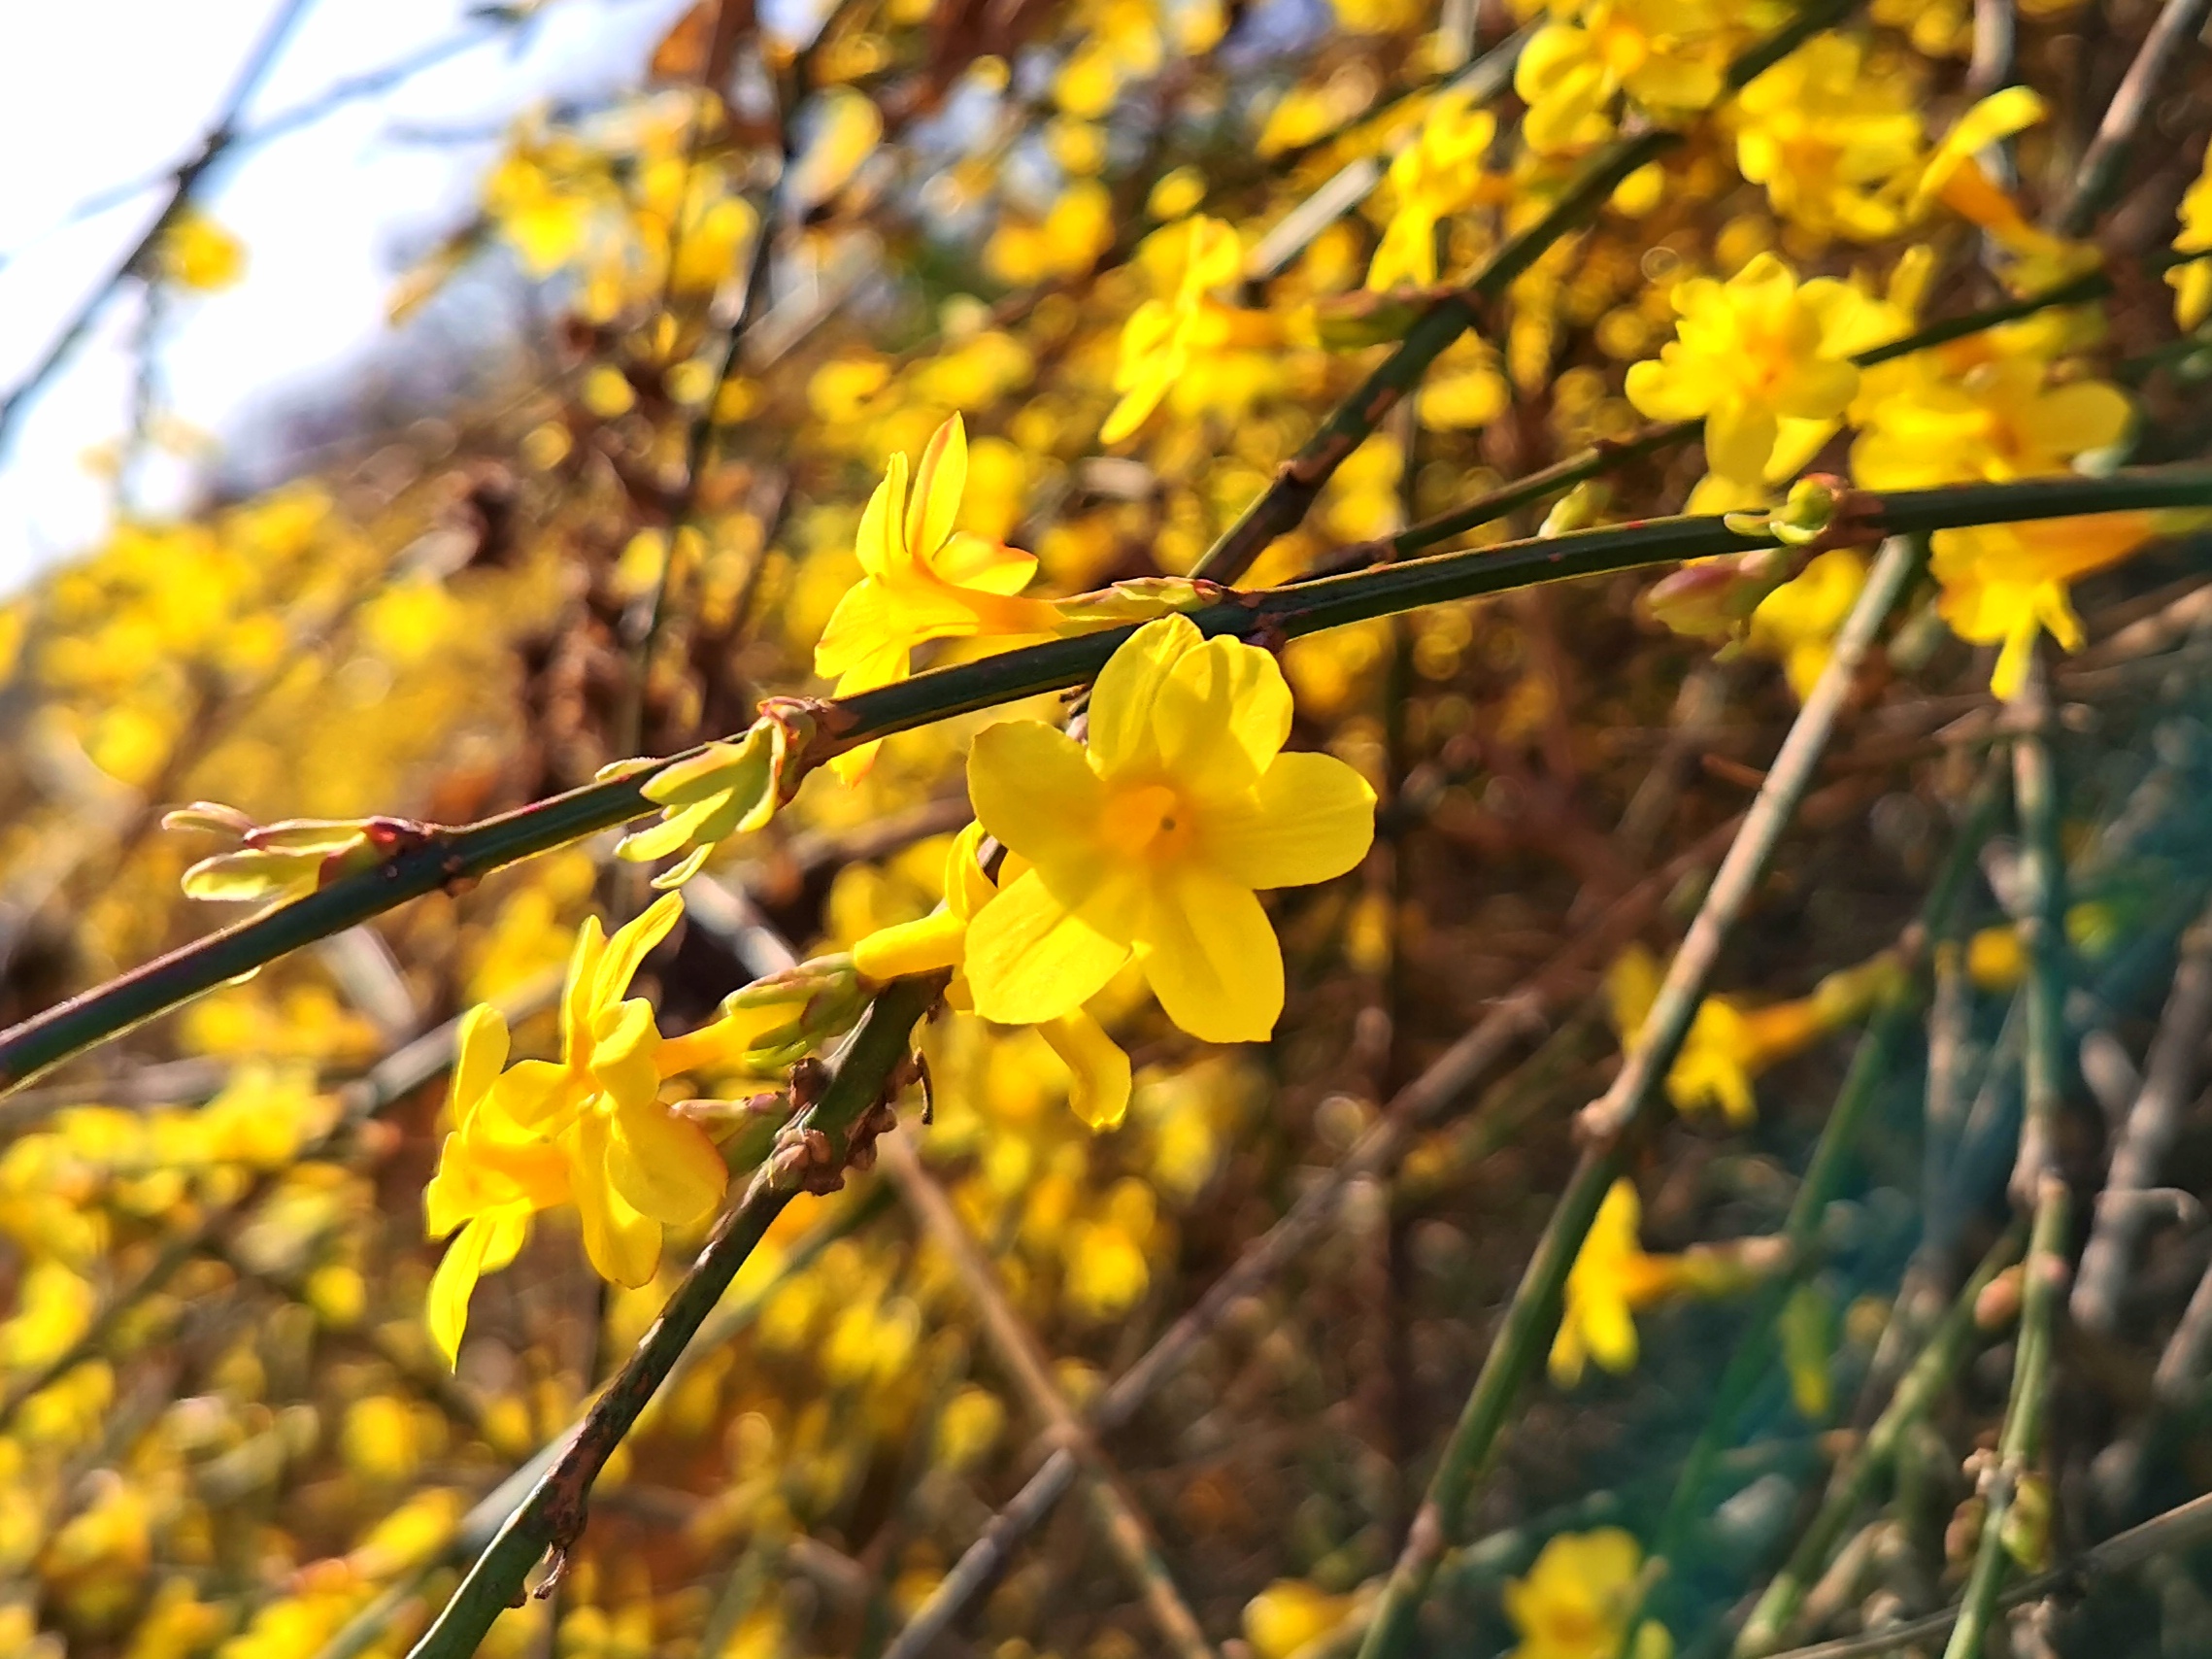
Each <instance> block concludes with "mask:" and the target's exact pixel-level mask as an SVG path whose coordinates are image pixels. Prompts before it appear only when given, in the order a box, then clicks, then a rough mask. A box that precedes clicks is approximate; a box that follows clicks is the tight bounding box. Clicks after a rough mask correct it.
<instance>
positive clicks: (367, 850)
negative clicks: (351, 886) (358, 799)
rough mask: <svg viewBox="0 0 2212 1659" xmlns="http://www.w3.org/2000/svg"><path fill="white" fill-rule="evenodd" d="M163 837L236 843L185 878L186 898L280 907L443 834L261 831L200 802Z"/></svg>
mask: <svg viewBox="0 0 2212 1659" xmlns="http://www.w3.org/2000/svg"><path fill="white" fill-rule="evenodd" d="M161 827H162V828H163V829H202V830H206V831H208V832H210V833H212V834H218V835H230V836H234V837H235V838H236V839H237V841H238V846H237V848H236V849H235V850H233V851H231V852H227V853H218V854H216V855H215V856H214V857H212V858H206V859H202V860H200V862H199V863H196V864H193V865H192V866H191V867H190V868H189V869H187V870H186V871H185V872H184V881H183V886H184V895H185V897H188V898H208V899H218V898H225V899H262V900H265V901H267V902H269V903H272V904H283V903H285V902H287V901H288V900H290V899H294V898H302V897H306V896H307V895H308V894H311V893H314V892H317V891H318V890H319V889H321V888H324V887H327V886H329V885H330V884H331V883H332V882H334V881H338V880H340V879H341V878H343V877H345V876H349V875H355V874H358V873H359V872H360V871H362V870H367V869H373V868H375V867H376V866H377V865H378V864H381V863H385V861H386V860H389V859H392V858H395V857H397V856H398V855H399V854H401V853H405V852H410V851H413V850H414V849H416V848H418V847H425V846H428V845H430V843H431V842H432V841H434V840H436V839H437V837H438V836H439V834H440V833H442V831H441V830H440V829H438V827H437V826H435V825H430V824H422V823H419V822H417V821H416V820H414V819H412V818H385V817H373V818H285V819H282V820H280V821H278V822H277V823H275V824H256V823H254V822H253V820H252V819H251V818H249V817H248V816H247V815H246V814H245V813H243V812H241V811H239V810H238V808H236V807H234V806H225V805H223V804H222V803H221V802H219V801H212V800H198V801H194V802H192V804H191V805H189V806H182V807H178V808H177V809H176V810H174V811H172V812H167V813H164V814H162V818H161Z"/></svg>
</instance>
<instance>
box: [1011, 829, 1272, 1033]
mask: <svg viewBox="0 0 2212 1659" xmlns="http://www.w3.org/2000/svg"><path fill="white" fill-rule="evenodd" d="M984 914H985V916H987V917H988V916H989V914H990V910H989V907H987V908H986V909H985V911H984ZM1138 943H1139V946H1140V947H1141V949H1140V960H1141V961H1142V963H1143V965H1144V970H1145V978H1146V979H1147V980H1148V981H1149V982H1150V983H1151V985H1152V989H1153V995H1155V996H1156V997H1157V998H1158V999H1159V1005H1160V1007H1162V1008H1163V1009H1165V1010H1166V1012H1167V1017H1168V1018H1169V1019H1171V1020H1173V1021H1174V1022H1175V1023H1176V1024H1177V1025H1178V1026H1181V1027H1182V1028H1183V1029H1184V1030H1185V1031H1187V1032H1189V1033H1190V1034H1191V1035H1192V1036H1194V1037H1197V1038H1198V1039H1199V1040H1200V1041H1202V1042H1265V1041H1266V1040H1267V1037H1268V1035H1269V1033H1272V1032H1273V1031H1274V1030H1275V1022H1276V1020H1277V1019H1279V1018H1280V1017H1281V1016H1282V1012H1283V950H1282V947H1281V946H1280V945H1278V944H1277V943H1276V942H1275V930H1274V929H1273V928H1272V927H1271V926H1269V925H1268V921H1267V912H1266V911H1264V910H1262V909H1261V908H1260V906H1259V900H1258V899H1257V897H1254V896H1253V892H1252V889H1250V888H1249V887H1245V886H1243V885H1241V884H1239V883H1238V882H1235V881H1232V880H1231V879H1229V878H1228V877H1227V876H1225V875H1222V874H1219V873H1218V872H1216V871H1214V870H1211V869H1207V868H1205V867H1203V866H1199V865H1186V866H1183V867H1181V868H1177V869H1173V870H1170V871H1166V872H1163V874H1162V878H1161V880H1160V881H1159V882H1158V884H1157V885H1156V887H1155V889H1154V891H1153V894H1152V902H1151V904H1150V905H1149V906H1148V907H1147V910H1146V913H1145V920H1144V930H1143V931H1142V933H1141V934H1140V935H1139V938H1138Z"/></svg>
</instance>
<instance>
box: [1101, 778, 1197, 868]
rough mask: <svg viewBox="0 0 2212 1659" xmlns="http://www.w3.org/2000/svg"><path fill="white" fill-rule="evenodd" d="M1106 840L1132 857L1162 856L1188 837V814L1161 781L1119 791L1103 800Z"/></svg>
mask: <svg viewBox="0 0 2212 1659" xmlns="http://www.w3.org/2000/svg"><path fill="white" fill-rule="evenodd" d="M1100 828H1101V829H1102V830H1103V831H1104V833H1105V838H1106V840H1107V842H1108V843H1109V844H1110V845H1112V846H1113V847H1115V848H1117V849H1119V850H1120V851H1121V852H1123V853H1125V854H1127V855H1129V856H1130V857H1133V858H1152V859H1158V858H1166V857H1171V856H1172V855H1173V854H1174V853H1176V852H1177V851H1179V850H1181V848H1182V847H1184V846H1185V845H1186V844H1187V843H1188V842H1189V841H1190V812H1189V811H1188V810H1187V809H1186V808H1185V807H1184V804H1183V797H1182V796H1180V795H1178V794H1177V793H1176V792H1175V791H1174V790H1172V789H1170V788H1168V787H1167V786H1166V785H1165V784H1145V785H1142V786H1140V787H1139V788H1136V789H1129V790H1123V791H1122V792H1120V793H1119V794H1117V795H1115V796H1112V797H1111V798H1110V799H1108V801H1107V802H1106V812H1105V816H1104V819H1103V821H1102V823H1101V825H1100Z"/></svg>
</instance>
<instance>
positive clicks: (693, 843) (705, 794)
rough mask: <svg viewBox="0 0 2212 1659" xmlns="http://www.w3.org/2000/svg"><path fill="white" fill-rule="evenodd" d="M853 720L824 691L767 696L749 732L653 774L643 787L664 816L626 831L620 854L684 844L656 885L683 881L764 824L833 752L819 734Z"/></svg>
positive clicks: (643, 859)
mask: <svg viewBox="0 0 2212 1659" xmlns="http://www.w3.org/2000/svg"><path fill="white" fill-rule="evenodd" d="M851 724H852V716H851V715H850V714H848V713H846V712H845V711H844V710H842V709H840V708H838V707H836V705H834V704H832V703H826V702H823V701H821V699H819V698H815V697H769V698H767V699H766V700H765V701H763V702H762V703H761V704H760V709H759V713H758V716H757V718H755V719H754V723H753V725H752V726H751V727H749V728H747V729H746V730H745V731H744V733H743V734H741V735H740V736H737V737H734V738H723V739H720V740H718V741H716V742H713V743H709V744H707V745H706V746H705V747H703V748H702V749H700V750H699V751H698V752H697V753H696V754H692V755H687V756H685V757H684V758H683V759H681V760H677V761H672V762H669V763H668V764H666V765H664V766H662V767H661V768H660V769H659V770H658V771H656V772H654V775H653V776H652V777H651V778H650V779H648V780H647V782H646V783H645V785H644V787H643V788H642V790H641V791H640V792H639V793H640V794H642V795H643V796H645V797H646V799H648V800H650V801H652V802H653V803H654V805H655V806H658V807H659V808H660V809H661V810H660V819H659V822H657V823H655V824H653V825H650V826H648V827H647V828H645V829H636V830H632V831H631V832H630V833H629V834H627V835H625V836H623V837H622V839H621V841H620V844H618V845H617V847H616V848H615V856H616V857H617V858H620V859H623V860H625V861H627V862H629V863H651V862H652V861H654V860H655V859H663V858H666V857H668V856H669V855H670V854H671V853H677V852H682V853H683V854H684V855H685V856H684V858H683V859H682V860H681V861H679V862H678V863H675V864H672V865H671V866H669V867H668V868H667V869H665V870H662V871H661V872H660V873H659V874H658V875H656V876H654V878H653V885H654V887H656V888H659V889H661V890H663V891H666V890H668V889H671V888H677V887H681V886H683V885H684V883H686V882H687V881H689V880H690V879H691V877H693V876H694V875H696V874H698V873H699V868H700V866H701V865H703V864H704V863H706V862H707V857H708V855H709V854H711V853H712V852H713V851H714V850H715V848H716V847H717V846H718V845H719V844H720V843H721V841H723V840H724V839H726V838H727V837H729V836H731V835H746V834H752V833H753V832H754V831H755V830H758V829H763V828H765V827H766V826H767V823H768V821H769V820H770V819H771V818H773V817H775V815H776V812H777V809H778V808H779V807H781V806H782V805H783V804H784V803H785V802H786V801H788V800H789V799H790V798H791V796H793V795H794V794H796V793H797V791H798V787H799V783H800V780H801V779H803V778H804V777H805V776H806V774H807V772H808V771H809V770H811V769H812V768H813V766H814V765H815V764H816V762H819V761H821V760H823V759H825V758H826V754H816V753H815V752H814V750H815V745H816V742H817V740H818V739H819V738H820V737H821V736H822V735H823V734H824V733H828V734H831V735H834V734H835V733H836V732H838V731H839V730H841V729H842V728H845V727H849V726H850V725H851ZM634 766H635V762H629V761H619V762H615V763H614V765H612V766H609V767H606V768H604V769H602V771H601V772H600V774H599V775H600V778H601V779H602V781H604V780H606V779H609V778H614V777H621V776H624V775H627V773H628V771H629V770H631V769H632V768H634Z"/></svg>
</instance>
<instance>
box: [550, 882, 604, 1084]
mask: <svg viewBox="0 0 2212 1659" xmlns="http://www.w3.org/2000/svg"><path fill="white" fill-rule="evenodd" d="M606 949H607V932H606V930H605V929H604V928H602V927H600V926H599V918H598V917H596V916H587V917H585V918H584V922H583V925H582V926H581V927H579V928H578V929H577V930H576V948H575V949H574V950H572V951H571V952H569V956H568V980H567V983H566V984H565V985H563V986H562V988H561V995H560V1057H561V1059H562V1060H564V1061H568V1062H570V1063H572V1064H582V1062H583V1060H584V1058H585V1057H586V1056H587V1055H588V1054H589V1053H590V1052H591V1016H592V1015H593V1014H594V1013H595V1012H597V1008H596V1006H595V1004H594V1003H593V1001H592V999H591V993H592V990H593V988H594V987H595V986H596V985H597V983H598V977H599V958H600V956H601V955H602V954H604V952H605V951H606Z"/></svg>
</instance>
